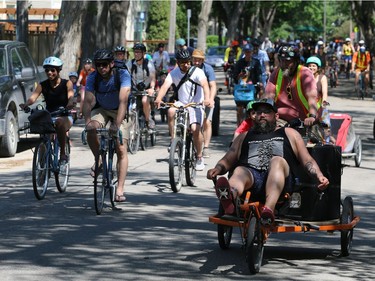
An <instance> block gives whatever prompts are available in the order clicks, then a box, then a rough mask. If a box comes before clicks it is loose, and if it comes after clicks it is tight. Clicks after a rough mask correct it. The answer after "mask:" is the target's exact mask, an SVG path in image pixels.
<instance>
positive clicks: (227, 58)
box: [224, 40, 242, 71]
mask: <svg viewBox="0 0 375 281" xmlns="http://www.w3.org/2000/svg"><path fill="white" fill-rule="evenodd" d="M241 54H242V49H241V48H240V43H239V42H238V41H237V40H233V41H232V43H231V45H230V46H229V47H228V48H226V49H225V53H224V71H225V70H226V69H228V67H229V66H230V65H233V64H234V63H235V62H236V61H238V60H239V59H240V58H241Z"/></svg>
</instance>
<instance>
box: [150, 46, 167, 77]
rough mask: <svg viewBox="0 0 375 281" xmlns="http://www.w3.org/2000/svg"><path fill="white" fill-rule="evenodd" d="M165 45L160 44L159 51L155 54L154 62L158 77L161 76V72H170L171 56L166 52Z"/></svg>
mask: <svg viewBox="0 0 375 281" xmlns="http://www.w3.org/2000/svg"><path fill="white" fill-rule="evenodd" d="M164 47H165V45H164V43H159V44H158V50H157V51H156V52H155V53H154V54H153V56H152V61H153V63H154V65H155V69H156V70H157V72H158V76H159V75H160V74H161V71H163V70H168V66H169V62H170V59H169V54H168V52H167V51H165V50H164Z"/></svg>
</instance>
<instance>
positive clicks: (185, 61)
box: [177, 60, 190, 64]
mask: <svg viewBox="0 0 375 281" xmlns="http://www.w3.org/2000/svg"><path fill="white" fill-rule="evenodd" d="M177 64H190V60H178V61H177Z"/></svg>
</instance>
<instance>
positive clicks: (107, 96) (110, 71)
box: [83, 49, 131, 202]
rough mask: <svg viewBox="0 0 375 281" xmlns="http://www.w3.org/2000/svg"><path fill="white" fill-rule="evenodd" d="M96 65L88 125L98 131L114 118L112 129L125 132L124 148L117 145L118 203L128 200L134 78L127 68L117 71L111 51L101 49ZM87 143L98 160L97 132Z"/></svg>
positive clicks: (87, 110)
mask: <svg viewBox="0 0 375 281" xmlns="http://www.w3.org/2000/svg"><path fill="white" fill-rule="evenodd" d="M94 63H95V68H96V70H95V71H94V72H93V73H91V74H90V75H89V76H88V78H87V83H86V98H85V102H84V107H83V112H84V116H85V123H86V126H87V125H89V126H90V128H92V129H98V128H102V127H105V125H106V124H107V123H108V122H109V120H110V119H112V120H113V122H112V124H111V127H110V130H111V131H116V132H117V129H118V128H120V130H121V131H122V137H123V139H124V142H123V144H122V145H121V144H120V143H119V142H117V146H116V153H117V159H118V160H117V161H118V162H117V170H118V185H117V188H116V197H115V201H116V202H123V201H125V200H126V198H125V196H124V184H125V178H126V174H127V170H128V155H127V140H128V138H129V131H128V123H127V121H126V118H125V117H126V111H127V106H128V97H129V92H130V87H131V78H130V74H129V72H128V71H127V70H126V69H114V65H115V63H114V56H113V53H112V52H111V51H110V50H107V49H99V50H97V51H96V52H95V54H94ZM91 121H96V122H91ZM87 142H88V144H89V146H90V149H91V151H92V153H93V155H94V157H95V159H97V158H98V153H99V138H98V136H97V134H96V132H95V130H91V131H88V132H87ZM94 169H95V164H94V166H93V167H92V168H91V170H92V173H94ZM92 175H93V174H92Z"/></svg>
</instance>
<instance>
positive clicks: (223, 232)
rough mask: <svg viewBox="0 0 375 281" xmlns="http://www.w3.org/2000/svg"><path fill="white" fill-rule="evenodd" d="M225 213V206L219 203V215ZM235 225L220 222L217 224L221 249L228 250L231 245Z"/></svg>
mask: <svg viewBox="0 0 375 281" xmlns="http://www.w3.org/2000/svg"><path fill="white" fill-rule="evenodd" d="M223 215H224V208H223V206H221V204H220V203H219V212H218V216H219V217H221V216H223ZM232 232H233V227H232V226H229V225H223V224H218V225H217V240H218V241H219V246H220V248H221V249H223V250H226V249H228V248H229V246H230V242H231V240H232Z"/></svg>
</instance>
